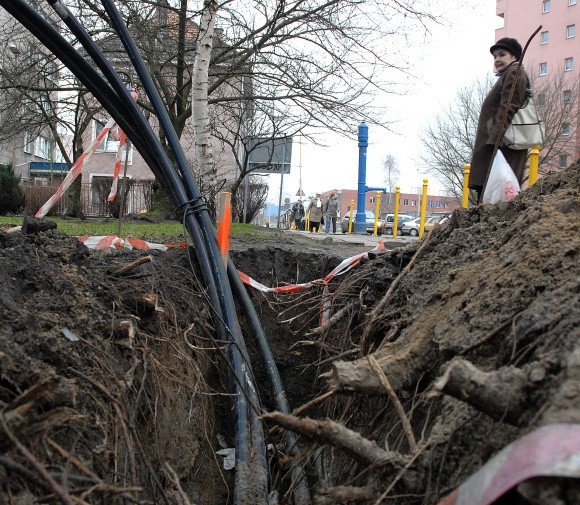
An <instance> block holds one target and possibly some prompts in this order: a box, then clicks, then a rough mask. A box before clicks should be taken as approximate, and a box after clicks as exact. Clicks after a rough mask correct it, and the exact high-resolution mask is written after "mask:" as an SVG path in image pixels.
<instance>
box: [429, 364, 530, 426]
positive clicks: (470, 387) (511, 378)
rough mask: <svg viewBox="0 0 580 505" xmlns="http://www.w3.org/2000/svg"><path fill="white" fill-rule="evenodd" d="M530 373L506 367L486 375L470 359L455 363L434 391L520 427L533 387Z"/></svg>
mask: <svg viewBox="0 0 580 505" xmlns="http://www.w3.org/2000/svg"><path fill="white" fill-rule="evenodd" d="M528 377H529V374H528V372H527V371H526V370H524V369H520V368H515V367H506V368H501V369H499V370H495V371H493V372H483V371H481V370H479V369H478V368H477V367H476V366H475V365H473V364H472V363H470V362H469V361H467V360H464V359H461V358H457V359H454V360H453V361H451V362H450V363H449V364H448V365H447V368H446V369H445V372H444V373H443V375H442V376H441V377H440V378H439V379H437V381H436V382H435V384H434V391H435V392H440V393H445V394H447V395H450V396H453V397H454V398H457V399H458V400H462V401H464V402H466V403H468V404H469V405H471V406H472V407H474V408H476V409H477V410H479V411H481V412H485V413H486V414H487V415H489V416H490V417H492V418H493V419H495V420H497V421H506V422H508V423H510V424H514V425H517V424H519V421H520V419H521V418H522V414H523V410H524V407H525V399H526V394H525V390H526V388H527V387H528V386H529V383H530V381H529V378H528Z"/></svg>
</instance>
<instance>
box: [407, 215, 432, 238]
mask: <svg viewBox="0 0 580 505" xmlns="http://www.w3.org/2000/svg"><path fill="white" fill-rule="evenodd" d="M440 219H441V216H431V217H427V218H425V232H428V231H430V230H431V228H433V226H435V224H437V223H438V222H439V220H440ZM420 225H421V218H420V217H418V218H416V219H413V220H412V221H407V222H406V223H405V224H404V225H403V235H411V237H418V236H419V227H420Z"/></svg>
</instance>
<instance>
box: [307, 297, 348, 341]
mask: <svg viewBox="0 0 580 505" xmlns="http://www.w3.org/2000/svg"><path fill="white" fill-rule="evenodd" d="M355 305H357V304H356V303H349V304H348V305H346V306H345V307H343V308H342V309H340V310H338V311H337V312H336V313H335V314H333V315H332V316H331V317H330V318H329V319H328V321H326V322H325V323H323V324H321V325H320V326H318V327H317V328H314V329H313V330H312V331H311V332H310V333H307V335H322V334H323V333H324V332H325V331H327V330H329V329H330V328H332V327H333V326H334V325H335V324H337V323H338V322H340V321H341V320H342V319H343V318H344V317H345V316H347V315H348V314H350V313H351V312H352V309H354V307H355Z"/></svg>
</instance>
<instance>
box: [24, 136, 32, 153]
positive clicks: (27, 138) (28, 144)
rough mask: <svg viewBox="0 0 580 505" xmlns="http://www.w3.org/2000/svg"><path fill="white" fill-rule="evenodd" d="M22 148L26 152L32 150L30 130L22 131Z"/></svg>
mask: <svg viewBox="0 0 580 505" xmlns="http://www.w3.org/2000/svg"><path fill="white" fill-rule="evenodd" d="M23 150H24V152H25V153H27V154H32V153H33V152H34V143H33V142H32V139H31V138H30V132H24V146H23Z"/></svg>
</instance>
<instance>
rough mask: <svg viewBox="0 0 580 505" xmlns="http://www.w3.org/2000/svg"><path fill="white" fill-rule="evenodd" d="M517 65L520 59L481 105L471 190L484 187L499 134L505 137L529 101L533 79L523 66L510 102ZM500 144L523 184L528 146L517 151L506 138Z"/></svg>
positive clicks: (503, 74)
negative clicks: (503, 122) (505, 141)
mask: <svg viewBox="0 0 580 505" xmlns="http://www.w3.org/2000/svg"><path fill="white" fill-rule="evenodd" d="M517 68H518V62H514V63H512V64H511V65H510V66H509V67H507V68H506V69H505V71H504V72H502V73H501V74H500V76H499V79H498V80H497V82H496V83H495V85H494V87H493V88H491V90H490V92H489V93H488V94H487V96H486V97H485V100H484V101H483V104H482V106H481V113H480V114H479V122H478V124H477V133H476V135H475V147H474V148H473V155H472V158H471V173H470V175H469V188H470V189H477V190H478V191H481V190H482V188H483V185H484V184H485V179H486V177H487V172H488V171H489V169H490V167H491V157H492V155H493V149H494V146H495V143H496V141H497V139H498V137H499V138H500V139H503V135H504V133H505V130H506V128H507V126H508V125H509V124H510V122H511V120H512V118H513V116H514V114H515V113H516V111H517V110H518V109H519V108H520V107H521V106H522V105H524V103H525V102H526V97H527V89H528V87H529V79H528V75H527V74H526V72H525V70H524V69H523V67H521V68H520V74H519V77H518V81H517V84H516V87H515V89H514V94H513V97H512V100H511V103H508V100H509V95H510V90H511V88H512V86H513V83H514V80H515V78H516V71H517ZM506 109H507V118H506V121H505V124H503V125H502V121H503V118H504V115H505V113H506ZM502 126H503V128H502ZM499 145H500V149H501V152H502V153H503V155H504V156H505V159H506V161H507V162H508V163H509V165H510V167H512V170H513V171H514V173H515V174H516V177H517V178H518V182H519V183H520V184H521V183H522V178H523V176H524V169H525V166H526V157H527V155H528V151H527V150H526V149H523V150H521V151H516V150H514V149H510V148H508V147H505V146H504V145H503V140H500V144H499Z"/></svg>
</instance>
